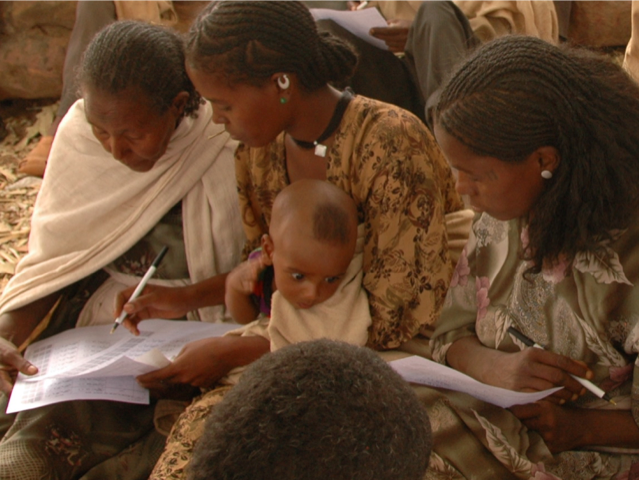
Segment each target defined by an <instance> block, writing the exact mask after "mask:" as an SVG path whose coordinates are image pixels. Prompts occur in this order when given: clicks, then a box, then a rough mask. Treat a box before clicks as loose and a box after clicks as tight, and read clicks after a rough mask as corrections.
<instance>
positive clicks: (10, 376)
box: [0, 337, 38, 395]
mask: <svg viewBox="0 0 639 480" xmlns="http://www.w3.org/2000/svg"><path fill="white" fill-rule="evenodd" d="M18 372H21V373H23V374H25V375H35V374H36V373H38V368H37V367H36V366H35V365H33V364H32V363H31V362H29V361H28V360H25V358H24V357H23V356H22V355H20V352H18V349H17V348H16V346H15V345H14V344H13V343H11V342H10V341H9V340H6V339H4V338H1V337H0V391H2V392H4V393H5V394H7V395H9V394H10V393H11V390H12V389H13V384H14V383H15V380H16V377H17V375H18Z"/></svg>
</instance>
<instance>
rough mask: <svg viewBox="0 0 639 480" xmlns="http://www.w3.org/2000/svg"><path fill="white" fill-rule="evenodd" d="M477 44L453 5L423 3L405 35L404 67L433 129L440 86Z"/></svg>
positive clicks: (464, 17) (460, 14)
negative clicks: (411, 75)
mask: <svg viewBox="0 0 639 480" xmlns="http://www.w3.org/2000/svg"><path fill="white" fill-rule="evenodd" d="M478 44H479V40H478V39H477V38H476V37H475V35H474V34H473V31H472V29H471V28H470V23H469V22H468V19H467V18H466V16H465V15H464V14H463V13H462V11H461V10H460V9H459V8H457V7H456V6H455V4H454V3H453V2H450V1H443V2H434V1H427V2H423V3H422V5H421V6H420V7H419V10H418V11H417V14H416V15H415V18H414V20H413V24H412V25H411V28H410V30H409V32H408V40H407V42H406V60H407V64H408V65H410V66H411V67H412V68H414V72H413V73H414V76H415V78H416V83H417V85H418V87H419V90H420V92H421V94H422V96H423V98H424V102H425V111H424V112H422V115H424V117H425V118H426V121H427V124H428V125H429V127H430V128H431V129H432V122H431V120H430V115H429V112H430V110H431V109H432V108H433V107H434V106H435V105H436V103H437V99H438V97H439V95H438V89H439V87H440V85H441V84H442V82H443V81H444V80H445V79H446V77H447V76H448V75H449V74H450V72H451V71H452V70H453V68H454V66H455V65H456V64H457V63H458V62H459V61H461V60H462V59H463V58H464V57H465V56H466V55H467V54H468V52H469V51H470V50H472V49H473V48H475V47H476V46H477V45H478Z"/></svg>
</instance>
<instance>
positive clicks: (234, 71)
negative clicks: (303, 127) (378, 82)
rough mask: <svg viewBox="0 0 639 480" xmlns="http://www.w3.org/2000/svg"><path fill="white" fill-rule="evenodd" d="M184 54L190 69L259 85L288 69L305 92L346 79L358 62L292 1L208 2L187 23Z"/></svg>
mask: <svg viewBox="0 0 639 480" xmlns="http://www.w3.org/2000/svg"><path fill="white" fill-rule="evenodd" d="M186 55H187V61H188V62H189V64H190V66H192V67H193V68H194V69H196V70H201V71H204V72H206V73H212V74H217V75H220V76H221V77H224V78H226V79H227V81H228V82H229V83H247V84H251V85H256V86H260V85H262V84H264V82H265V81H267V80H268V79H269V78H270V76H271V75H273V74H275V73H278V72H291V73H295V74H297V76H298V78H299V80H300V83H301V84H302V87H303V88H305V89H306V90H307V91H309V92H310V91H313V90H316V89H318V88H320V87H322V86H324V85H326V84H327V83H330V82H342V81H344V80H346V79H348V78H349V77H350V76H351V75H352V74H353V71H354V69H355V66H356V64H357V55H356V53H355V51H354V50H353V48H352V47H351V46H350V45H349V44H347V43H345V42H343V41H342V40H340V39H338V38H337V37H335V36H333V35H331V34H329V33H327V32H322V33H319V32H318V31H317V26H316V25H315V21H314V20H313V17H312V15H311V13H310V12H309V10H308V8H306V7H305V6H304V5H303V4H302V3H300V2H294V1H283V2H282V1H280V2H277V1H268V2H264V1H257V2H249V1H222V2H215V3H212V4H211V5H208V6H207V7H206V8H205V9H204V10H203V11H202V12H201V13H200V15H199V16H198V18H197V19H196V20H195V22H194V23H193V25H192V26H191V29H190V31H189V34H188V39H187V47H186Z"/></svg>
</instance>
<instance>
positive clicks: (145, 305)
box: [114, 285, 191, 335]
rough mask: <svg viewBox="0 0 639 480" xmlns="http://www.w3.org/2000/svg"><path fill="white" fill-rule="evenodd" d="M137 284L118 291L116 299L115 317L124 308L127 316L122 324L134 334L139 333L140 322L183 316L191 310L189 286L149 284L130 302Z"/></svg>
mask: <svg viewBox="0 0 639 480" xmlns="http://www.w3.org/2000/svg"><path fill="white" fill-rule="evenodd" d="M133 290H135V286H132V287H129V288H127V289H125V290H122V291H121V292H120V293H118V296H117V297H116V299H115V302H116V303H115V312H114V317H115V318H117V317H118V316H119V315H120V313H121V312H122V310H124V311H125V312H126V313H127V317H126V318H125V319H124V322H122V325H123V326H124V327H125V328H126V329H127V330H129V331H130V332H131V333H132V334H133V335H139V334H140V331H139V330H138V324H139V323H140V322H141V321H142V320H147V319H149V318H167V319H168V318H183V317H184V316H185V315H186V314H187V313H188V312H189V311H191V308H190V306H189V305H188V287H162V286H159V285H147V286H146V287H145V288H144V290H143V291H142V293H141V294H140V296H139V297H138V298H136V299H135V300H133V301H131V302H129V301H128V300H129V298H130V297H131V294H132V293H133Z"/></svg>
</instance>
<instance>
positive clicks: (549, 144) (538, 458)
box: [418, 36, 639, 480]
mask: <svg viewBox="0 0 639 480" xmlns="http://www.w3.org/2000/svg"><path fill="white" fill-rule="evenodd" d="M638 131H639V87H637V85H635V84H634V83H633V82H632V81H631V80H630V78H628V77H627V75H625V74H624V72H623V71H622V70H621V69H620V68H619V67H618V66H617V65H615V64H613V63H612V62H610V61H609V60H608V59H607V58H603V57H600V56H598V55H595V54H592V53H588V52H585V51H576V50H571V49H568V48H565V47H564V48H558V47H555V46H552V45H550V44H548V43H545V42H543V41H541V40H538V39H534V38H530V37H518V36H513V37H506V38H503V39H500V40H497V41H495V42H492V43H490V44H487V45H485V46H484V47H482V48H481V49H479V50H478V51H477V52H476V53H475V54H474V55H473V56H472V57H471V58H470V59H468V60H467V61H466V63H465V64H464V65H462V66H461V67H459V69H458V70H457V72H456V73H455V74H454V75H453V77H452V79H451V80H450V82H449V83H448V85H447V86H446V87H445V89H444V91H443V93H442V97H441V102H440V104H439V106H438V110H437V123H436V128H435V135H436V138H437V140H438V142H439V143H440V145H441V147H442V150H443V151H444V154H445V156H446V157H447V159H448V161H449V162H450V164H451V165H452V167H453V168H454V169H456V170H457V172H458V181H457V190H458V191H459V192H460V193H461V194H466V195H468V198H469V199H470V202H471V205H472V206H473V207H474V209H475V210H476V211H477V212H478V215H477V217H476V221H475V223H474V225H473V229H472V232H471V238H470V240H469V243H468V244H467V246H466V249H465V251H464V252H463V253H462V257H461V260H460V262H459V263H458V265H457V269H456V272H455V274H454V277H453V280H452V282H451V288H450V290H449V293H448V297H447V299H446V303H445V306H444V311H443V313H442V316H441V318H440V320H439V322H438V325H437V329H436V332H435V335H434V337H433V339H432V341H431V347H432V353H433V357H434V359H435V360H437V361H439V362H442V363H447V364H448V365H449V366H451V367H453V368H455V369H457V370H460V371H462V372H464V373H466V374H468V375H470V376H472V377H474V378H476V379H477V380H480V381H482V382H484V383H486V384H490V385H494V386H498V387H502V388H507V389H510V390H515V391H541V390H545V389H548V388H551V387H556V386H559V387H564V388H562V389H561V390H559V391H558V392H556V393H555V394H553V395H552V396H549V397H547V398H546V399H544V400H540V401H538V402H536V403H533V404H528V405H518V406H514V407H511V408H510V409H507V410H505V409H502V408H499V407H496V406H492V405H488V404H485V403H483V402H480V401H478V400H475V399H473V398H472V397H470V396H468V395H465V394H462V393H456V392H444V391H438V390H435V389H430V388H426V387H423V388H422V387H420V388H419V389H418V391H419V394H420V395H421V397H422V400H423V401H424V402H425V404H426V405H427V406H428V410H429V415H430V419H431V422H432V426H433V431H434V438H435V439H434V445H435V448H434V453H433V454H432V456H431V463H430V468H429V473H428V475H427V478H433V479H434V478H437V479H440V478H450V479H456V478H473V479H500V480H502V479H529V478H534V479H557V478H561V479H564V480H581V479H627V478H636V477H635V476H633V475H636V474H637V473H639V471H638V470H639V464H638V463H637V462H639V427H638V426H637V422H639V371H638V370H637V368H636V367H635V364H636V359H637V350H638V349H639V325H637V320H638V319H639V291H637V287H636V285H637V282H638V281H639V221H638V220H639V218H638V216H639V215H638V213H639V212H638V206H639V205H638V202H639V137H638V136H637V132H638ZM509 327H514V328H516V329H517V330H519V331H520V332H522V333H523V334H524V335H526V336H527V337H529V338H530V339H532V340H534V341H535V342H536V343H538V344H540V345H543V346H544V349H538V348H530V347H527V346H526V345H524V344H523V343H522V342H521V341H519V340H518V339H517V338H515V337H513V336H512V335H511V334H510V333H509V332H508V328H509ZM571 375H574V376H577V377H582V378H586V379H589V380H591V381H592V382H593V383H594V384H595V385H597V386H599V387H600V388H601V389H603V390H604V391H605V392H606V393H607V395H608V396H609V397H610V398H611V399H612V401H613V402H614V404H613V403H612V402H608V401H606V400H604V399H602V398H599V397H598V396H596V395H594V394H593V393H591V392H590V391H588V390H586V389H585V388H584V387H582V385H581V384H580V383H578V382H577V381H576V380H575V379H574V378H573V377H572V376H571Z"/></svg>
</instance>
